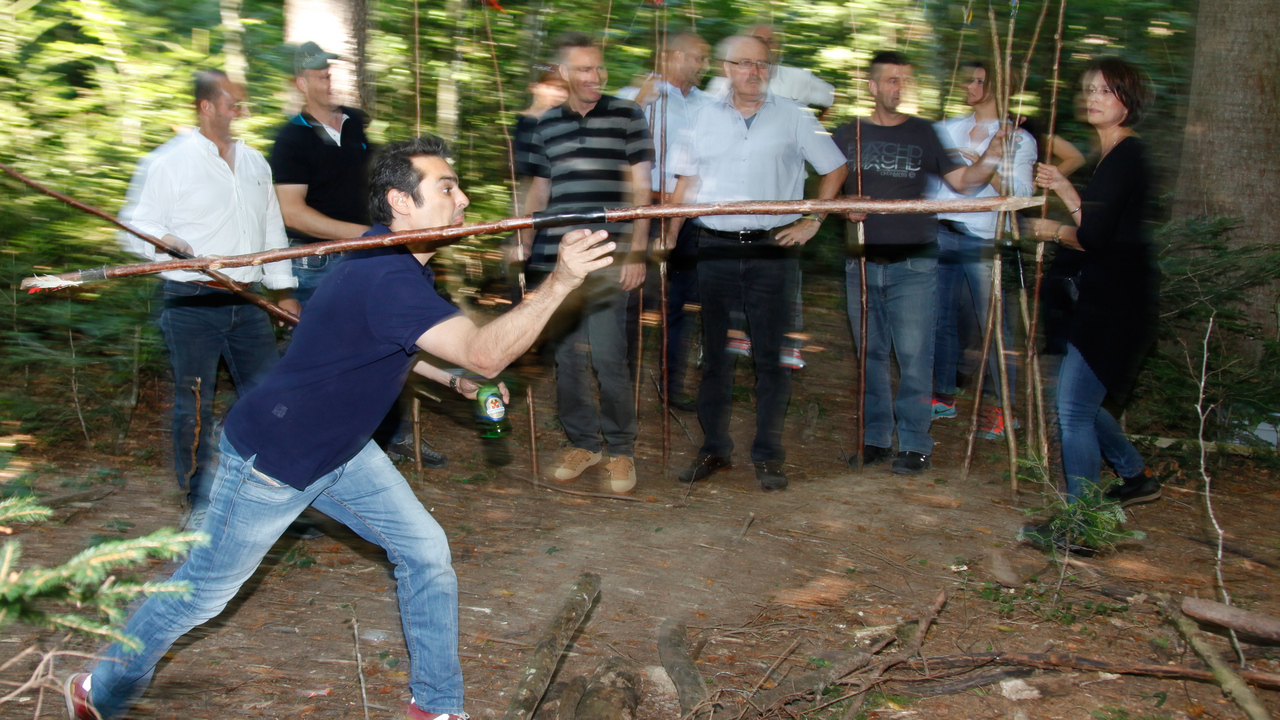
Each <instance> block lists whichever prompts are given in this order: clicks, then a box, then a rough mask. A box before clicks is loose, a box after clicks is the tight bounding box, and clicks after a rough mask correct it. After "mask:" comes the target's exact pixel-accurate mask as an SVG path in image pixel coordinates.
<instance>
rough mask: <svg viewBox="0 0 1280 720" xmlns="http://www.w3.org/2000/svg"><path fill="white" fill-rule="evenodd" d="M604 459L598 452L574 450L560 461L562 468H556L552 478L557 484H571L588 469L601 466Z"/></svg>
mask: <svg viewBox="0 0 1280 720" xmlns="http://www.w3.org/2000/svg"><path fill="white" fill-rule="evenodd" d="M602 457H603V456H602V455H601V454H600V453H598V452H596V453H593V452H591V451H590V450H583V449H582V448H573V449H572V450H570V451H569V452H567V453H565V454H564V457H563V458H561V459H560V467H558V468H556V470H555V473H554V474H553V475H552V477H553V478H555V480H556V482H569V481H570V480H573V479H574V478H576V477H578V476H579V475H581V474H582V473H583V471H585V470H586V469H587V468H589V467H592V466H594V465H597V464H599V463H600V459H601V458H602Z"/></svg>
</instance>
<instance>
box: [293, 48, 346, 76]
mask: <svg viewBox="0 0 1280 720" xmlns="http://www.w3.org/2000/svg"><path fill="white" fill-rule="evenodd" d="M337 59H338V55H337V54H336V53H331V52H325V51H324V50H322V49H321V48H320V46H319V45H317V44H315V43H314V42H311V41H310V40H308V41H307V42H304V43H302V44H301V45H299V46H298V49H297V50H295V51H294V53H293V74H294V75H301V74H302V71H303V70H323V69H325V68H327V67H329V61H330V60H337Z"/></svg>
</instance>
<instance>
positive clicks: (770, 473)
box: [756, 460, 787, 490]
mask: <svg viewBox="0 0 1280 720" xmlns="http://www.w3.org/2000/svg"><path fill="white" fill-rule="evenodd" d="M756 480H759V481H760V489H762V490H785V489H786V487H787V474H786V473H785V472H783V471H782V463H780V462H777V461H774V460H769V461H765V462H761V461H759V460H757V461H756Z"/></svg>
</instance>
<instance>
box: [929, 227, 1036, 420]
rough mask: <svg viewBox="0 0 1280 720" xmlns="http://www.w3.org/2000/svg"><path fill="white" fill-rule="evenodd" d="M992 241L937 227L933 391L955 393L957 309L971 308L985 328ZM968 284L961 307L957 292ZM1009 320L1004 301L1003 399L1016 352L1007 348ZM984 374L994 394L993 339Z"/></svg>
mask: <svg viewBox="0 0 1280 720" xmlns="http://www.w3.org/2000/svg"><path fill="white" fill-rule="evenodd" d="M995 253H996V250H995V246H994V245H993V243H992V241H990V240H984V239H983V238H980V237H977V236H974V235H969V234H967V233H958V232H953V231H952V230H950V229H949V228H947V227H945V226H943V225H939V226H938V322H937V330H936V332H935V340H934V349H933V391H934V392H936V393H939V394H942V395H955V394H956V367H957V366H958V365H959V360H960V353H961V351H962V349H963V348H961V347H960V338H959V332H958V325H959V318H958V314H959V313H960V312H961V311H964V312H972V313H973V315H974V317H973V320H974V325H975V326H976V327H977V328H978V329H979V332H982V331H983V329H984V328H986V326H987V307H988V303H990V301H991V261H992V259H994V258H995ZM966 284H967V285H968V286H969V295H970V296H971V297H972V298H973V303H972V304H971V305H967V306H964V307H961V298H962V297H963V293H962V292H961V290H962V289H963V286H964V285H966ZM1012 323H1013V318H1012V317H1011V316H1010V314H1009V303H1008V301H1007V300H1006V301H1005V304H1004V346H1005V350H1006V354H1007V358H1006V362H1005V367H1006V370H1007V372H1008V373H1009V403H1010V404H1012V403H1013V402H1014V397H1015V396H1016V395H1017V393H1016V392H1015V391H1014V388H1015V387H1017V385H1016V383H1015V380H1016V374H1015V373H1016V372H1017V368H1018V363H1017V354H1016V353H1014V352H1013V334H1012V332H1011V331H1010V328H1011V327H1012ZM987 365H988V369H987V375H986V382H985V383H984V387H986V388H993V392H994V394H995V395H996V396H997V397H999V395H1000V382H999V381H1000V365H999V360H998V358H997V353H996V347H995V340H994V339H993V340H992V341H991V354H990V356H989V357H988V358H987Z"/></svg>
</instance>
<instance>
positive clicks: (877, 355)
mask: <svg viewBox="0 0 1280 720" xmlns="http://www.w3.org/2000/svg"><path fill="white" fill-rule="evenodd" d="M910 79H911V63H910V62H909V61H908V60H907V59H906V58H905V57H904V56H902V55H901V54H899V53H895V52H881V53H877V54H876V56H875V57H874V58H872V60H871V67H870V69H869V71H868V78H867V87H868V90H869V92H870V93H871V97H872V98H874V99H875V103H876V109H875V111H874V112H872V113H871V116H870V117H868V118H865V119H860V120H857V121H855V122H852V123H848V124H847V125H843V126H841V127H840V129H838V130H836V133H835V141H836V145H838V146H839V147H840V149H841V150H842V151H843V152H844V154H845V157H847V158H848V159H849V178H848V180H847V181H846V182H845V194H846V195H856V194H857V188H858V185H857V182H858V180H857V179H858V170H857V167H858V164H859V163H858V147H857V144H858V123H861V125H862V131H861V135H862V153H861V155H862V158H861V160H862V162H861V165H862V171H861V174H862V194H863V196H865V197H868V198H871V199H874V200H914V199H919V198H921V197H924V192H925V187H926V184H927V180H928V175H930V174H933V175H939V176H941V177H942V179H943V180H945V181H946V183H947V184H948V185H950V186H951V187H953V188H955V189H956V190H958V191H960V192H965V191H967V190H970V189H973V188H976V187H979V186H981V185H984V184H986V183H987V181H988V180H989V179H990V178H991V174H992V172H994V171H995V169H996V166H997V165H998V164H999V161H1000V157H1001V153H1002V143H1001V142H999V140H1000V139H1001V138H1002V137H1003V136H1004V131H1003V130H1001V131H999V132H997V133H996V135H995V136H994V137H993V139H992V141H991V145H990V147H989V148H988V149H987V152H986V153H984V154H983V156H982V158H981V159H980V160H979V161H978V162H976V163H974V164H973V165H969V166H967V167H966V166H964V165H958V164H956V163H955V162H954V161H953V160H952V159H951V158H950V157H949V156H948V155H947V152H946V150H945V149H944V148H943V146H942V143H941V142H940V141H939V140H938V136H937V134H936V133H935V132H934V129H933V125H932V124H930V123H929V121H927V120H923V119H921V118H918V117H912V116H910V115H907V114H906V113H901V112H898V105H899V103H901V101H902V92H903V90H904V89H905V88H906V85H907V83H908V82H909V81H910ZM848 218H849V220H851V221H853V222H863V224H864V230H865V235H866V245H865V246H864V247H863V252H864V253H865V256H866V258H867V378H866V386H867V397H866V406H865V408H864V409H863V413H864V416H865V418H866V421H865V427H866V445H865V446H864V447H863V448H862V457H863V464H864V465H874V464H876V463H880V462H884V461H885V460H887V459H889V457H891V456H892V455H893V451H892V450H891V448H892V446H893V434H894V430H895V429H896V430H897V433H898V455H897V457H896V458H895V459H894V461H893V471H894V472H895V473H898V474H900V475H915V474H917V473H920V472H923V471H925V470H926V469H928V468H929V467H930V466H931V464H930V461H929V455H930V454H931V453H932V452H933V437H932V436H931V435H929V422H930V421H931V419H932V413H933V410H932V407H931V404H932V400H933V337H934V317H935V314H936V305H937V300H936V296H937V265H938V259H937V256H938V250H937V219H936V217H935V216H934V215H925V214H915V215H873V216H870V217H867V216H866V215H862V214H853V213H851V214H850V215H849V216H848ZM845 270H846V278H847V282H846V285H847V287H848V301H849V319H850V320H851V321H852V322H853V336H854V339H855V341H856V342H858V343H861V342H862V341H863V339H862V337H861V336H860V334H859V328H860V325H861V321H860V317H859V316H860V315H861V309H862V308H861V302H860V298H861V294H862V289H861V279H860V278H859V274H858V261H857V260H856V259H850V260H849V261H847V263H846V265H845ZM890 350H892V351H893V353H894V355H895V356H896V357H897V360H898V367H899V370H900V378H899V383H898V395H897V398H896V400H895V398H894V395H893V386H892V380H891V379H890V368H889V352H890ZM895 417H896V423H895ZM851 464H852V461H851Z"/></svg>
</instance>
